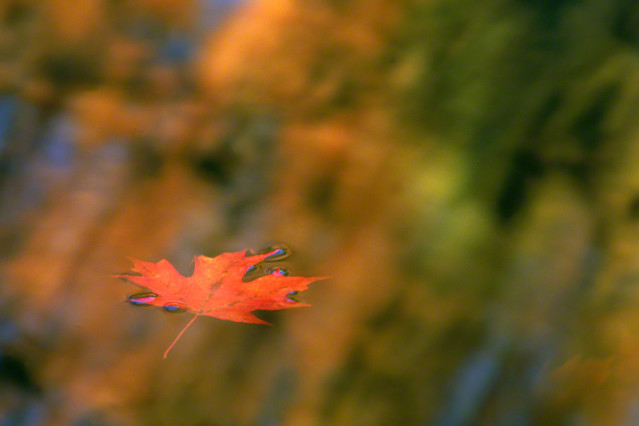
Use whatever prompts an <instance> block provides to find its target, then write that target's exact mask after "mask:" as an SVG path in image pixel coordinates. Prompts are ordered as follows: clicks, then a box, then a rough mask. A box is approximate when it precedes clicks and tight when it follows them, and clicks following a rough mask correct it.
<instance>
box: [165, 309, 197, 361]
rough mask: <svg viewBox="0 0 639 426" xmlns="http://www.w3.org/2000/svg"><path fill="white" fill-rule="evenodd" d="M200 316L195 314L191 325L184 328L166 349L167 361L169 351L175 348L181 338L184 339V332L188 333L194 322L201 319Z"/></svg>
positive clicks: (190, 322)
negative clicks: (187, 330) (198, 318)
mask: <svg viewBox="0 0 639 426" xmlns="http://www.w3.org/2000/svg"><path fill="white" fill-rule="evenodd" d="M199 316H200V314H195V315H194V316H193V318H191V321H189V323H188V324H187V325H185V326H184V328H183V329H182V331H180V333H179V334H178V335H177V336H176V337H175V339H173V341H172V342H171V344H170V345H169V347H168V348H166V350H165V351H164V359H166V357H167V356H168V355H169V351H170V350H171V349H172V348H173V346H175V344H176V343H177V341H178V340H180V337H182V335H183V334H184V332H185V331H186V329H187V328H189V327H190V326H191V324H193V321H195V320H196V318H197V317H199Z"/></svg>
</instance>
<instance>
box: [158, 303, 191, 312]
mask: <svg viewBox="0 0 639 426" xmlns="http://www.w3.org/2000/svg"><path fill="white" fill-rule="evenodd" d="M162 309H164V311H165V312H170V313H172V314H177V313H180V312H184V311H185V310H186V309H185V307H184V305H183V304H181V303H178V302H169V303H167V304H165V305H164V306H162Z"/></svg>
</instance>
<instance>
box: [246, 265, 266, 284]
mask: <svg viewBox="0 0 639 426" xmlns="http://www.w3.org/2000/svg"><path fill="white" fill-rule="evenodd" d="M263 269H264V267H263V265H260V264H259V263H258V264H256V265H252V266H249V268H248V269H247V270H246V272H245V273H244V276H243V277H242V281H244V282H245V283H246V282H249V281H253V280H254V279H256V278H259V277H261V276H262V275H264V271H263Z"/></svg>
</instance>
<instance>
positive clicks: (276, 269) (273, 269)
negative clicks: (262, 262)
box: [263, 265, 291, 277]
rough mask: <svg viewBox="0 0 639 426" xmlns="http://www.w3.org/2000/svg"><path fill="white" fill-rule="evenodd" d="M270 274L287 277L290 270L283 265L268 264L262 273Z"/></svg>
mask: <svg viewBox="0 0 639 426" xmlns="http://www.w3.org/2000/svg"><path fill="white" fill-rule="evenodd" d="M270 274H277V275H281V276H283V277H288V276H289V275H291V271H290V270H289V269H288V268H286V267H284V266H277V265H272V266H268V267H266V268H264V274H263V275H270Z"/></svg>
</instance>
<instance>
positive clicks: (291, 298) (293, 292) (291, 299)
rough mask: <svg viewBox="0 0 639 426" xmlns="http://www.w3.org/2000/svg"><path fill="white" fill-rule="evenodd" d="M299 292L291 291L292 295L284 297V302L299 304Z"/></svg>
mask: <svg viewBox="0 0 639 426" xmlns="http://www.w3.org/2000/svg"><path fill="white" fill-rule="evenodd" d="M297 294H298V292H297V291H291V292H290V293H288V294H287V295H286V296H284V300H286V301H287V302H291V303H294V302H299V300H297V298H296V297H295V296H297Z"/></svg>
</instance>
